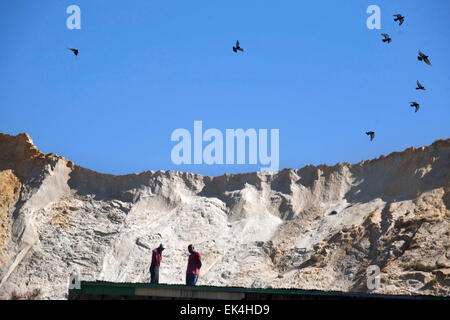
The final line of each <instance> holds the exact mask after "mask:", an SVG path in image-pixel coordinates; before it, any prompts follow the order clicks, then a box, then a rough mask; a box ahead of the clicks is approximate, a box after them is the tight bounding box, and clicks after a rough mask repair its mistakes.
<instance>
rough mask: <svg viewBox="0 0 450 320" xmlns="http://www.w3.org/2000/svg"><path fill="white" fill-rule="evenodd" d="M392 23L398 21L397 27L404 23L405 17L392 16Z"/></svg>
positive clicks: (399, 15)
mask: <svg viewBox="0 0 450 320" xmlns="http://www.w3.org/2000/svg"><path fill="white" fill-rule="evenodd" d="M394 17H396V18H394V21H400V23H399V26H401V25H402V24H403V21H405V17H403V16H402V15H401V14H394Z"/></svg>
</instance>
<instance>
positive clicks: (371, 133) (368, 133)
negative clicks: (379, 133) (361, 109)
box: [366, 131, 375, 141]
mask: <svg viewBox="0 0 450 320" xmlns="http://www.w3.org/2000/svg"><path fill="white" fill-rule="evenodd" d="M366 134H367V135H368V136H370V141H372V140H373V138H374V137H375V132H373V131H367V132H366Z"/></svg>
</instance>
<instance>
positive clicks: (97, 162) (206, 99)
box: [0, 0, 450, 175]
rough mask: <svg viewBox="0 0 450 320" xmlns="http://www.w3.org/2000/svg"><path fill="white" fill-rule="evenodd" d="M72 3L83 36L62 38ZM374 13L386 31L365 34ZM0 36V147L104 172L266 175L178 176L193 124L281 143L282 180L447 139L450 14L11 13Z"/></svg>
mask: <svg viewBox="0 0 450 320" xmlns="http://www.w3.org/2000/svg"><path fill="white" fill-rule="evenodd" d="M71 4H76V5H79V6H80V8H81V20H82V22H81V23H82V25H81V27H82V28H81V30H68V29H67V27H66V19H67V17H68V16H69V15H68V14H66V8H67V7H68V6H69V5H71ZM371 4H375V5H378V6H380V8H381V19H382V20H381V27H382V29H381V30H369V29H367V27H366V19H367V17H368V16H369V15H368V14H367V13H366V9H367V7H368V6H369V5H371ZM394 13H402V14H403V15H404V16H405V17H406V21H405V23H404V24H403V25H402V26H401V27H399V26H398V25H397V23H394V21H393V20H392V14H394ZM0 21H1V28H0V48H1V52H0V70H1V71H0V132H4V133H9V134H17V133H20V132H27V133H29V134H30V135H31V137H32V138H33V140H34V141H35V143H36V145H37V146H38V147H39V149H40V150H41V151H43V152H45V153H49V152H53V153H57V154H59V155H62V156H64V157H66V158H68V159H70V160H72V161H74V162H75V163H77V164H79V165H81V166H84V167H87V168H90V169H93V170H96V171H100V172H104V173H113V174H124V173H132V172H141V171H144V170H169V169H170V170H180V171H190V172H195V173H202V174H208V175H220V174H222V173H225V172H229V173H235V172H248V171H257V170H258V169H259V166H255V165H232V166H227V165H212V166H211V165H182V166H177V165H174V164H173V163H172V162H171V159H170V153H171V149H172V147H173V146H174V145H175V143H174V142H171V141H170V135H171V133H172V131H173V130H175V129H177V128H186V129H189V130H190V131H191V132H192V131H193V121H194V120H202V121H203V126H204V129H208V128H218V129H220V130H222V131H223V132H225V129H227V128H229V129H236V128H243V129H248V128H256V129H259V128H268V129H271V128H278V129H280V169H281V168H286V167H288V168H300V167H303V166H304V165H306V164H309V163H311V164H314V165H317V164H321V163H326V164H330V165H333V164H335V163H337V162H342V161H349V162H358V161H360V160H364V159H370V158H374V157H378V156H379V155H380V154H388V153H390V152H392V151H400V150H403V149H404V148H407V147H410V146H421V145H424V144H430V143H432V142H433V141H434V140H436V139H439V138H447V137H449V136H450V126H449V123H450V122H449V119H450V103H449V101H450V59H449V55H450V41H449V40H450V1H443V0H430V1H426V2H424V1H423V0H421V1H417V0H407V1H406V0H405V1H395V0H388V1H384V0H373V1H363V0H346V1H334V0H333V1H331V0H327V1H298V0H290V1H273V0H272V1H266V0H246V1H242V0H239V1H235V0H227V1H211V0H195V1H185V0H183V1H181V0H172V1H154V0H133V1H100V0H98V1H92V0H70V1H67V0H58V1H56V0H54V1H50V0H46V1H35V0H27V1H25V0H20V1H19V0H1V2H0ZM382 32H386V33H388V34H390V35H391V37H392V39H393V41H392V43H391V44H385V43H382V42H381V36H380V34H381V33H382ZM236 39H239V40H240V42H241V45H242V47H243V48H244V49H245V52H244V53H239V54H235V53H234V52H233V51H232V46H233V44H234V42H235V40H236ZM67 47H75V48H78V49H79V50H80V55H79V57H78V59H75V57H74V56H73V55H72V54H71V53H70V52H69V51H68V50H67V49H66V48H67ZM418 49H421V50H422V51H423V52H425V53H426V54H428V55H429V56H430V60H431V62H432V64H433V66H432V67H429V66H427V65H426V64H424V63H423V62H419V61H418V60H417V58H416V57H417V50H418ZM416 80H420V81H421V83H422V84H423V85H424V86H425V87H426V88H427V89H428V90H427V91H425V92H417V91H416V90H415V85H416V84H415V82H416ZM414 100H415V101H418V102H419V103H420V104H421V109H420V110H419V112H418V113H414V109H413V108H411V107H409V104H408V102H409V101H414ZM367 130H374V131H375V132H376V137H375V140H374V141H373V142H372V143H370V141H369V138H368V137H367V136H366V135H365V134H364V132H365V131H367ZM0 152H1V150H0Z"/></svg>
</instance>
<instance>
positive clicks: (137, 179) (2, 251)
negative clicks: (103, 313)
mask: <svg viewBox="0 0 450 320" xmlns="http://www.w3.org/2000/svg"><path fill="white" fill-rule="evenodd" d="M161 241H163V242H164V243H166V245H167V250H166V251H165V252H164V259H163V265H162V268H161V274H160V280H161V282H163V283H184V272H185V268H186V261H187V253H186V247H187V245H188V244H189V243H195V244H196V247H197V248H198V250H199V251H200V252H201V253H202V255H203V257H204V268H203V274H202V275H201V277H200V280H199V284H208V285H221V286H245V287H268V286H271V287H282V288H283V287H284V288H304V289H322V290H342V291H359V292H368V289H367V287H366V279H367V278H366V270H367V267H368V266H370V265H378V266H379V267H380V269H381V288H380V289H377V290H375V291H374V292H377V293H390V294H433V295H449V294H450V139H446V140H438V141H436V142H434V143H433V144H432V145H430V146H426V147H421V148H417V149H416V148H409V149H406V150H404V151H402V152H394V153H391V154H390V155H388V156H381V157H380V158H378V159H374V160H369V161H363V162H360V163H358V164H349V163H339V164H337V165H335V166H332V167H330V166H325V165H321V166H306V167H304V168H302V169H299V170H294V169H284V170H281V171H279V172H277V173H272V174H269V173H259V172H255V173H246V174H235V175H230V174H226V175H223V176H219V177H208V176H202V175H197V174H190V173H184V172H176V171H156V172H155V171H147V172H143V173H141V174H131V175H123V176H115V175H107V174H100V173H97V172H94V171H91V170H88V169H85V168H82V167H79V166H77V165H75V164H74V163H73V162H71V161H68V160H67V159H65V158H63V157H60V156H57V155H55V154H43V153H41V152H40V151H39V150H38V149H37V148H36V147H35V145H34V144H33V141H32V140H31V138H30V137H29V136H28V135H27V134H19V135H17V136H10V135H7V134H0V279H1V280H0V296H7V295H8V293H9V292H11V291H12V290H18V291H25V290H26V289H34V288H40V289H41V290H42V292H43V296H44V297H45V298H64V297H66V293H67V286H68V274H69V272H70V270H71V268H73V267H76V268H78V269H79V270H80V272H81V274H82V279H83V280H107V281H117V282H121V281H126V282H144V281H148V277H149V272H148V268H149V261H150V258H151V249H152V248H154V247H155V246H157V245H158V244H159V242H161Z"/></svg>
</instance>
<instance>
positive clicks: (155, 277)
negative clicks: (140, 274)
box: [150, 243, 166, 284]
mask: <svg viewBox="0 0 450 320" xmlns="http://www.w3.org/2000/svg"><path fill="white" fill-rule="evenodd" d="M165 248H166V247H165V246H164V244H162V243H161V244H160V245H159V247H158V248H156V249H153V251H152V264H151V265H150V283H154V284H158V283H159V266H160V265H161V260H162V252H163V251H164V249H165Z"/></svg>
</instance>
